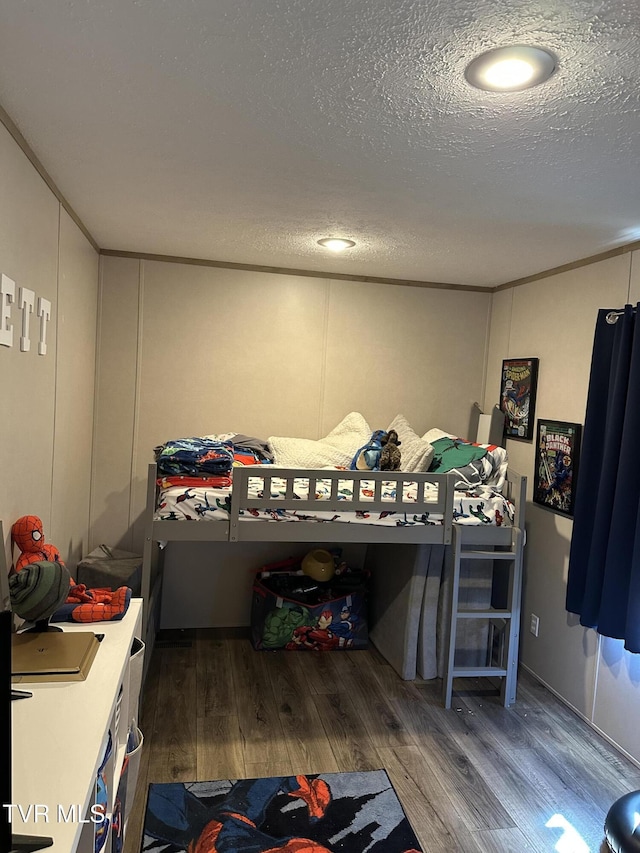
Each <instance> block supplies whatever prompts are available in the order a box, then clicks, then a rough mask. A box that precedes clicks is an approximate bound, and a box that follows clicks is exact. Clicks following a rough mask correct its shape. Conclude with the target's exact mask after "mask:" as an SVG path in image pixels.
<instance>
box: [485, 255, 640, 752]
mask: <svg viewBox="0 0 640 853" xmlns="http://www.w3.org/2000/svg"><path fill="white" fill-rule="evenodd" d="M639 266H640V256H638V255H637V253H636V255H635V256H633V255H631V254H626V255H621V256H618V257H615V258H612V259H609V260H606V261H601V262H600V263H597V264H593V265H590V266H585V267H581V268H579V269H576V270H573V271H571V272H566V273H562V274H561V275H556V276H550V277H549V278H546V279H543V280H541V281H536V282H532V283H530V284H527V285H522V286H521V287H516V288H513V289H510V290H504V291H500V292H498V293H496V294H494V296H493V310H492V321H491V335H490V343H489V351H488V358H487V375H488V377H494V381H493V382H492V381H489V380H488V382H487V394H486V396H485V403H488V402H490V400H492V399H493V397H492V396H491V391H492V390H495V388H497V387H498V386H499V381H500V368H501V362H502V359H503V358H518V357H523V356H525V357H526V356H537V357H538V358H539V359H540V364H539V377H538V397H537V404H536V413H535V414H536V418H550V419H553V418H556V419H558V420H567V421H577V422H578V423H582V424H583V423H584V416H585V408H586V398H587V390H588V383H589V371H590V366H591V350H592V345H593V334H594V331H595V322H596V316H597V312H598V309H599V308H607V307H611V308H619V307H621V306H622V305H624V304H625V303H626V302H627V301H632V302H634V301H638V300H640V274H639V271H638V267H639ZM507 449H508V452H509V464H510V465H511V466H512V467H513V468H515V469H516V470H518V471H520V472H521V473H523V474H526V475H527V476H528V477H529V484H528V494H529V499H530V498H531V493H532V483H531V478H532V475H533V467H534V452H535V448H534V442H524V441H515V440H509V441H508V443H507ZM571 532H572V521H571V520H570V519H568V518H566V517H564V516H560V515H556V514H555V513H553V512H550V511H549V510H546V509H544V508H543V507H540V506H538V505H537V504H533V503H531V502H530V500H529V503H528V506H527V537H528V538H527V547H526V556H525V592H524V602H523V609H522V612H523V618H522V637H521V658H522V662H523V663H524V665H525V666H526V667H527V668H529V669H530V670H531V671H532V672H533V673H534V674H535V675H536V676H538V678H540V680H541V681H543V682H544V683H545V684H547V685H548V686H549V687H550V688H551V689H552V690H554V691H555V692H556V693H558V695H560V696H561V697H562V698H563V699H564V700H565V701H566V702H567V703H568V704H569V705H571V706H572V707H573V708H574V709H575V710H576V711H578V713H580V714H581V715H582V716H584V717H585V718H586V719H588V720H590V721H591V722H592V723H593V724H594V725H595V726H596V727H597V728H599V729H600V730H601V731H602V732H603V734H605V736H607V737H608V738H609V739H611V740H612V741H613V742H614V743H616V744H617V745H618V746H620V747H621V748H622V749H624V750H626V751H627V752H628V753H629V754H630V755H632V756H634V757H635V759H636V760H638V761H640V738H639V737H638V734H637V725H636V720H637V718H638V716H639V715H640V690H638V686H639V684H640V662H639V661H638V660H637V656H634V655H630V654H628V653H625V652H624V650H623V648H622V643H621V642H619V641H614V640H604V639H602V638H600V637H599V635H598V634H597V633H596V632H595V631H593V630H590V629H586V628H582V627H581V626H580V625H579V623H578V619H577V617H575V616H573V615H571V614H568V613H567V612H566V610H565V594H566V582H567V569H568V560H569V545H570V540H571ZM532 613H535V614H536V615H537V616H538V617H539V618H540V630H539V635H538V637H534V636H533V635H532V634H531V633H530V632H529V624H530V616H531V614H532Z"/></svg>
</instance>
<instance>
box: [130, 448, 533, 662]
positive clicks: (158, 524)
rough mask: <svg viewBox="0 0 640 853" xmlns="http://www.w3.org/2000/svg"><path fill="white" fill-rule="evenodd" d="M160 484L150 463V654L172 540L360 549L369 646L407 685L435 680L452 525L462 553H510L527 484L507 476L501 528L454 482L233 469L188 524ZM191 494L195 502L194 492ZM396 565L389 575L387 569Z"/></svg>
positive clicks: (146, 558)
mask: <svg viewBox="0 0 640 853" xmlns="http://www.w3.org/2000/svg"><path fill="white" fill-rule="evenodd" d="M158 481H159V478H158V471H157V467H156V464H155V463H152V464H150V465H149V468H148V479H147V505H146V510H145V543H144V552H143V568H142V597H143V600H144V611H143V614H144V615H143V618H144V631H145V635H146V641H147V646H148V649H149V650H151V649H152V648H153V643H154V640H155V634H156V626H157V618H158V612H159V604H160V597H161V589H162V550H163V548H164V545H165V544H167V543H169V542H229V543H235V542H274V541H276V542H309V543H310V544H319V543H330V542H332V543H347V542H349V543H364V544H367V546H368V547H367V563H368V564H369V566H370V568H371V571H372V574H373V580H374V587H373V592H372V596H371V598H372V614H371V630H370V636H371V639H372V641H373V642H374V644H375V645H376V646H377V648H378V649H379V651H381V653H382V654H383V655H384V656H385V657H386V658H387V660H388V661H389V662H390V663H391V664H392V665H393V666H394V668H395V669H396V670H397V671H398V673H399V674H400V675H401V677H402V678H404V679H412V678H415V676H416V672H417V671H418V674H421V675H422V677H425V678H426V677H434V675H435V673H434V672H431V670H432V669H433V666H432V665H430V664H429V665H427V664H426V663H425V659H426V658H427V657H430V658H432V659H435V650H434V649H431V646H435V643H434V642H431V640H429V641H427V639H426V634H427V633H430V634H431V633H432V631H431V629H432V628H433V625H434V624H435V616H434V602H433V596H434V595H437V588H439V585H440V574H438V568H437V567H438V565H439V566H440V572H441V571H442V560H441V555H443V554H444V551H445V548H446V546H448V545H450V543H451V539H452V530H453V525H454V523H455V524H456V528H457V529H458V531H459V534H460V538H461V541H462V542H463V543H464V544H465V545H470V546H471V545H477V546H482V547H483V548H486V549H489V550H490V549H492V548H496V549H499V548H503V547H511V546H512V544H513V541H514V531H517V530H522V529H524V507H525V489H526V478H524V477H521V476H520V475H519V474H517V473H516V472H514V471H507V474H506V479H505V485H504V487H503V490H502V496H503V497H504V498H506V500H507V501H508V502H509V507H510V509H511V511H512V513H511V518H509V514H508V513H507V512H506V511H505V512H503V513H499V516H500V518H499V523H495V522H494V524H489V523H487V521H488V519H487V518H486V516H485V519H486V520H482V518H481V517H476V516H473V515H471V514H470V513H467V512H465V511H464V507H463V506H462V504H461V503H460V502H461V501H462V500H465V499H466V500H469V499H470V500H472V501H473V500H474V496H473V495H472V497H471V498H469V496H468V495H466V497H465V494H464V493H461V492H459V491H456V490H455V488H454V484H455V477H454V476H453V475H452V474H433V473H409V472H402V471H354V470H329V469H325V468H323V469H318V470H311V469H286V468H279V467H277V466H274V465H265V466H262V465H259V466H248V467H237V468H234V469H233V488H232V489H227V491H226V497H225V499H224V500H222V501H221V500H218V502H217V505H216V509H217V510H218V511H217V512H216V511H211V512H210V510H213V508H214V504H213V502H212V501H210V500H208V499H207V498H206V496H205V498H204V500H205V501H206V503H205V504H202V502H200V503H199V504H198V500H199V499H198V498H197V497H196V503H195V504H194V507H196V509H195V511H194V513H193V515H191V516H189V519H190V520H189V519H188V518H187V517H183V518H182V519H179V518H178V517H177V516H175V514H174V513H173V511H170V512H169V518H162V517H161V515H162V513H160V514H158V512H157V509H158V502H159V496H160V494H161V492H160V489H159V483H158ZM189 491H191V494H190V495H189V497H192V496H193V494H194V493H195V490H193V489H192V490H188V489H187V492H189ZM475 499H476V504H477V496H475ZM497 499H498V500H500V498H497ZM197 507H199V509H197ZM159 515H160V517H159ZM314 515H317V518H316V519H313V516H314ZM479 515H480V516H481V515H482V513H480V514H479ZM338 518H340V520H338ZM494 518H495V516H494ZM454 519H457V520H454ZM372 521H377V522H378V523H371V522H372ZM390 564H392V565H393V571H389V570H388V569H389V565H390ZM385 566H386V569H385ZM436 576H437V577H436ZM427 590H428V591H429V596H430V600H429V601H427V600H426V599H425V596H426V595H427ZM436 606H437V598H436ZM432 623H433V624H432ZM425 649H429V651H425ZM146 659H147V660H149V659H150V655H147V656H146Z"/></svg>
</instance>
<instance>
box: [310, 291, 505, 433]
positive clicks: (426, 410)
mask: <svg viewBox="0 0 640 853" xmlns="http://www.w3.org/2000/svg"><path fill="white" fill-rule="evenodd" d="M330 294H331V301H330V310H329V329H328V338H327V368H326V379H325V389H324V418H325V423H324V424H323V427H324V428H328V429H330V428H331V426H333V425H334V424H335V423H336V422H337V421H338V420H339V419H340V418H341V417H342V415H343V414H344V413H345V412H347V411H350V410H352V409H356V410H358V411H361V412H362V413H363V414H364V415H365V417H367V419H368V420H369V423H370V425H371V427H372V428H373V429H386V427H387V426H388V425H389V423H390V422H391V420H392V419H393V418H394V416H395V415H397V414H403V415H404V416H405V417H406V418H407V420H408V421H409V423H410V424H411V426H412V427H413V428H414V429H415V430H416V432H418V434H420V435H422V434H423V433H424V432H426V431H427V430H429V429H431V428H432V427H440V428H441V429H444V430H447V431H449V432H454V433H457V434H458V435H461V436H463V437H467V436H466V432H467V430H468V427H469V414H470V410H471V406H472V405H473V403H474V402H476V401H481V400H482V394H483V390H484V385H483V382H484V369H485V367H484V366H485V351H486V345H487V337H488V323H489V312H490V307H491V294H490V293H482V292H475V291H469V292H465V291H460V290H445V289H438V288H427V287H404V286H398V285H386V284H370V283H364V282H342V281H332V282H331V291H330ZM494 402H495V400H494Z"/></svg>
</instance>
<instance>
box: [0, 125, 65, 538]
mask: <svg viewBox="0 0 640 853" xmlns="http://www.w3.org/2000/svg"><path fill="white" fill-rule="evenodd" d="M0 174H1V175H2V192H0V272H1V273H2V274H3V275H5V276H8V278H10V279H12V280H13V281H14V282H15V288H16V292H15V301H14V303H13V304H12V305H11V306H10V309H11V318H10V323H11V325H12V326H13V345H12V346H11V347H8V346H0V398H1V399H2V412H3V417H2V419H0V470H2V490H1V491H0V518H2V519H3V521H4V529H5V534H6V535H8V533H9V531H10V529H11V525H12V524H13V522H14V521H15V520H16V518H18V517H19V516H21V515H27V514H34V515H39V516H40V517H41V518H42V520H43V522H44V525H45V531H47V532H48V530H50V525H51V480H52V457H53V441H54V400H55V378H56V311H57V308H58V306H57V301H58V300H57V265H58V222H59V204H58V201H57V200H56V198H55V197H54V196H53V195H52V193H51V192H50V190H49V189H48V187H47V186H46V184H45V183H44V181H43V180H42V178H41V177H40V175H39V174H38V173H37V172H36V170H35V169H34V168H33V166H32V165H31V163H30V162H29V161H28V160H27V158H26V156H25V155H24V154H23V152H22V150H21V149H20V148H19V147H18V146H17V145H16V143H15V142H14V140H13V139H12V137H11V136H10V135H9V133H8V132H7V130H6V129H5V128H4V127H3V126H2V125H0ZM20 288H26V289H28V290H30V291H32V292H33V293H34V294H35V305H34V309H33V313H31V314H30V315H29V337H30V349H29V351H28V352H24V351H21V348H20V338H21V336H22V311H21V309H20V305H19V295H20ZM38 299H44V300H47V301H48V302H49V303H51V317H50V320H49V322H48V323H47V324H46V348H47V349H46V354H45V355H40V354H39V353H38V343H39V338H40V319H39V318H38V316H37V306H38Z"/></svg>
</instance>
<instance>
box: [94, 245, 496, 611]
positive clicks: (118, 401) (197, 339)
mask: <svg viewBox="0 0 640 853" xmlns="http://www.w3.org/2000/svg"><path fill="white" fill-rule="evenodd" d="M101 264H102V266H101V290H100V322H99V328H100V331H99V366H98V385H97V404H96V424H95V436H96V442H95V448H96V450H95V461H94V490H93V501H92V542H93V544H98V543H99V542H108V543H109V544H115V545H120V546H122V547H125V548H133V549H134V550H136V549H137V550H139V549H140V548H141V544H142V538H143V531H142V528H141V514H142V512H143V510H144V506H145V494H146V471H147V466H148V464H149V462H151V461H153V447H154V446H156V445H157V444H160V443H162V442H164V441H166V440H168V439H170V438H177V437H179V436H186V435H204V434H208V433H214V432H228V431H236V432H244V433H248V434H250V435H256V436H259V437H262V438H265V439H266V438H268V437H269V436H270V435H293V436H300V437H308V438H318V437H320V436H321V435H324V434H326V433H327V432H328V431H329V430H330V429H332V428H333V427H334V426H335V425H336V424H337V423H338V422H339V421H340V420H341V419H342V418H343V417H344V416H345V415H346V414H347V413H348V412H350V411H353V410H355V411H360V412H362V414H363V415H364V416H365V417H366V418H367V420H368V421H369V423H370V425H371V426H372V428H384V427H386V426H388V424H389V423H390V421H391V420H392V419H393V417H394V416H395V415H396V414H398V413H402V414H404V415H405V416H406V417H407V418H408V419H409V421H410V423H411V424H412V425H413V426H414V428H415V429H416V431H418V432H419V433H422V432H424V431H426V430H427V429H429V428H431V427H433V426H441V427H443V428H445V429H448V430H451V431H454V432H458V433H465V432H466V431H467V428H468V423H469V413H470V409H471V406H472V404H473V403H474V401H476V400H480V399H481V398H482V396H483V393H484V384H483V383H484V353H485V347H486V341H487V336H488V324H489V309H490V302H491V296H490V294H487V293H464V292H459V291H453V290H437V289H428V288H416V287H394V286H389V285H372V284H364V283H360V282H339V281H335V280H331V279H328V278H327V279H323V278H314V277H293V276H280V275H275V274H267V273H260V272H248V271H246V272H245V271H237V270H225V269H217V268H211V267H206V266H195V265H187V264H171V263H164V262H155V261H135V260H131V259H122V258H112V257H103V258H102V262H101ZM494 402H495V400H494ZM231 547H232V548H233V550H232V551H230V552H226V551H224V550H223V548H221V547H219V548H218V549H217V551H216V550H215V549H212V548H209V550H208V552H207V553H208V554H209V555H211V554H213V553H214V551H215V556H214V557H210V562H213V563H214V564H215V565H216V566H218V570H217V571H214V572H211V570H210V567H209V566H207V571H204V570H203V567H204V566H205V565H207V563H206V560H204V558H203V553H204V552H203V549H202V547H201V546H194V545H188V544H184V545H182V544H175V543H171V545H170V546H169V548H168V551H167V571H166V573H165V577H166V578H167V586H166V589H170V590H171V593H170V595H165V596H164V598H163V605H164V610H163V625H164V626H165V627H170V626H173V627H180V620H189V622H190V624H192V625H193V624H194V620H196V622H198V623H199V624H200V625H211V624H217V625H233V624H236V625H238V624H248V620H249V599H250V596H249V595H248V594H247V584H248V583H249V580H250V574H249V571H250V569H251V568H253V569H255V568H257V567H258V566H259V565H261V558H260V555H259V554H258V555H256V554H255V553H254V552H255V549H254V550H253V551H252V550H251V549H250V548H249V549H245V550H244V551H242V550H241V549H239V548H238V547H237V546H235V545H234V546H231ZM284 547H285V548H286V549H289V550H290V546H284ZM245 554H246V555H245ZM285 556H286V553H285ZM271 558H273V557H271ZM230 562H231V563H233V565H235V566H236V567H237V573H236V577H235V578H233V580H231V581H230V577H229V571H228V565H229V563H230ZM172 566H175V571H176V572H177V573H178V576H177V577H176V578H173V579H172V574H171V571H172ZM223 567H227V568H226V572H225V571H224V570H223ZM187 583H189V584H194V583H195V584H196V586H197V588H198V590H199V591H200V592H201V593H202V601H200V602H199V604H198V609H197V612H196V611H194V609H193V605H192V602H193V591H192V589H191V590H187V589H186V584H187ZM203 584H209V585H210V586H209V587H208V588H205V587H203ZM230 585H231V586H232V587H233V589H231V588H230ZM181 589H182V590H183V591H184V595H183V599H182V600H180V594H181ZM210 602H213V603H210Z"/></svg>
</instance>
